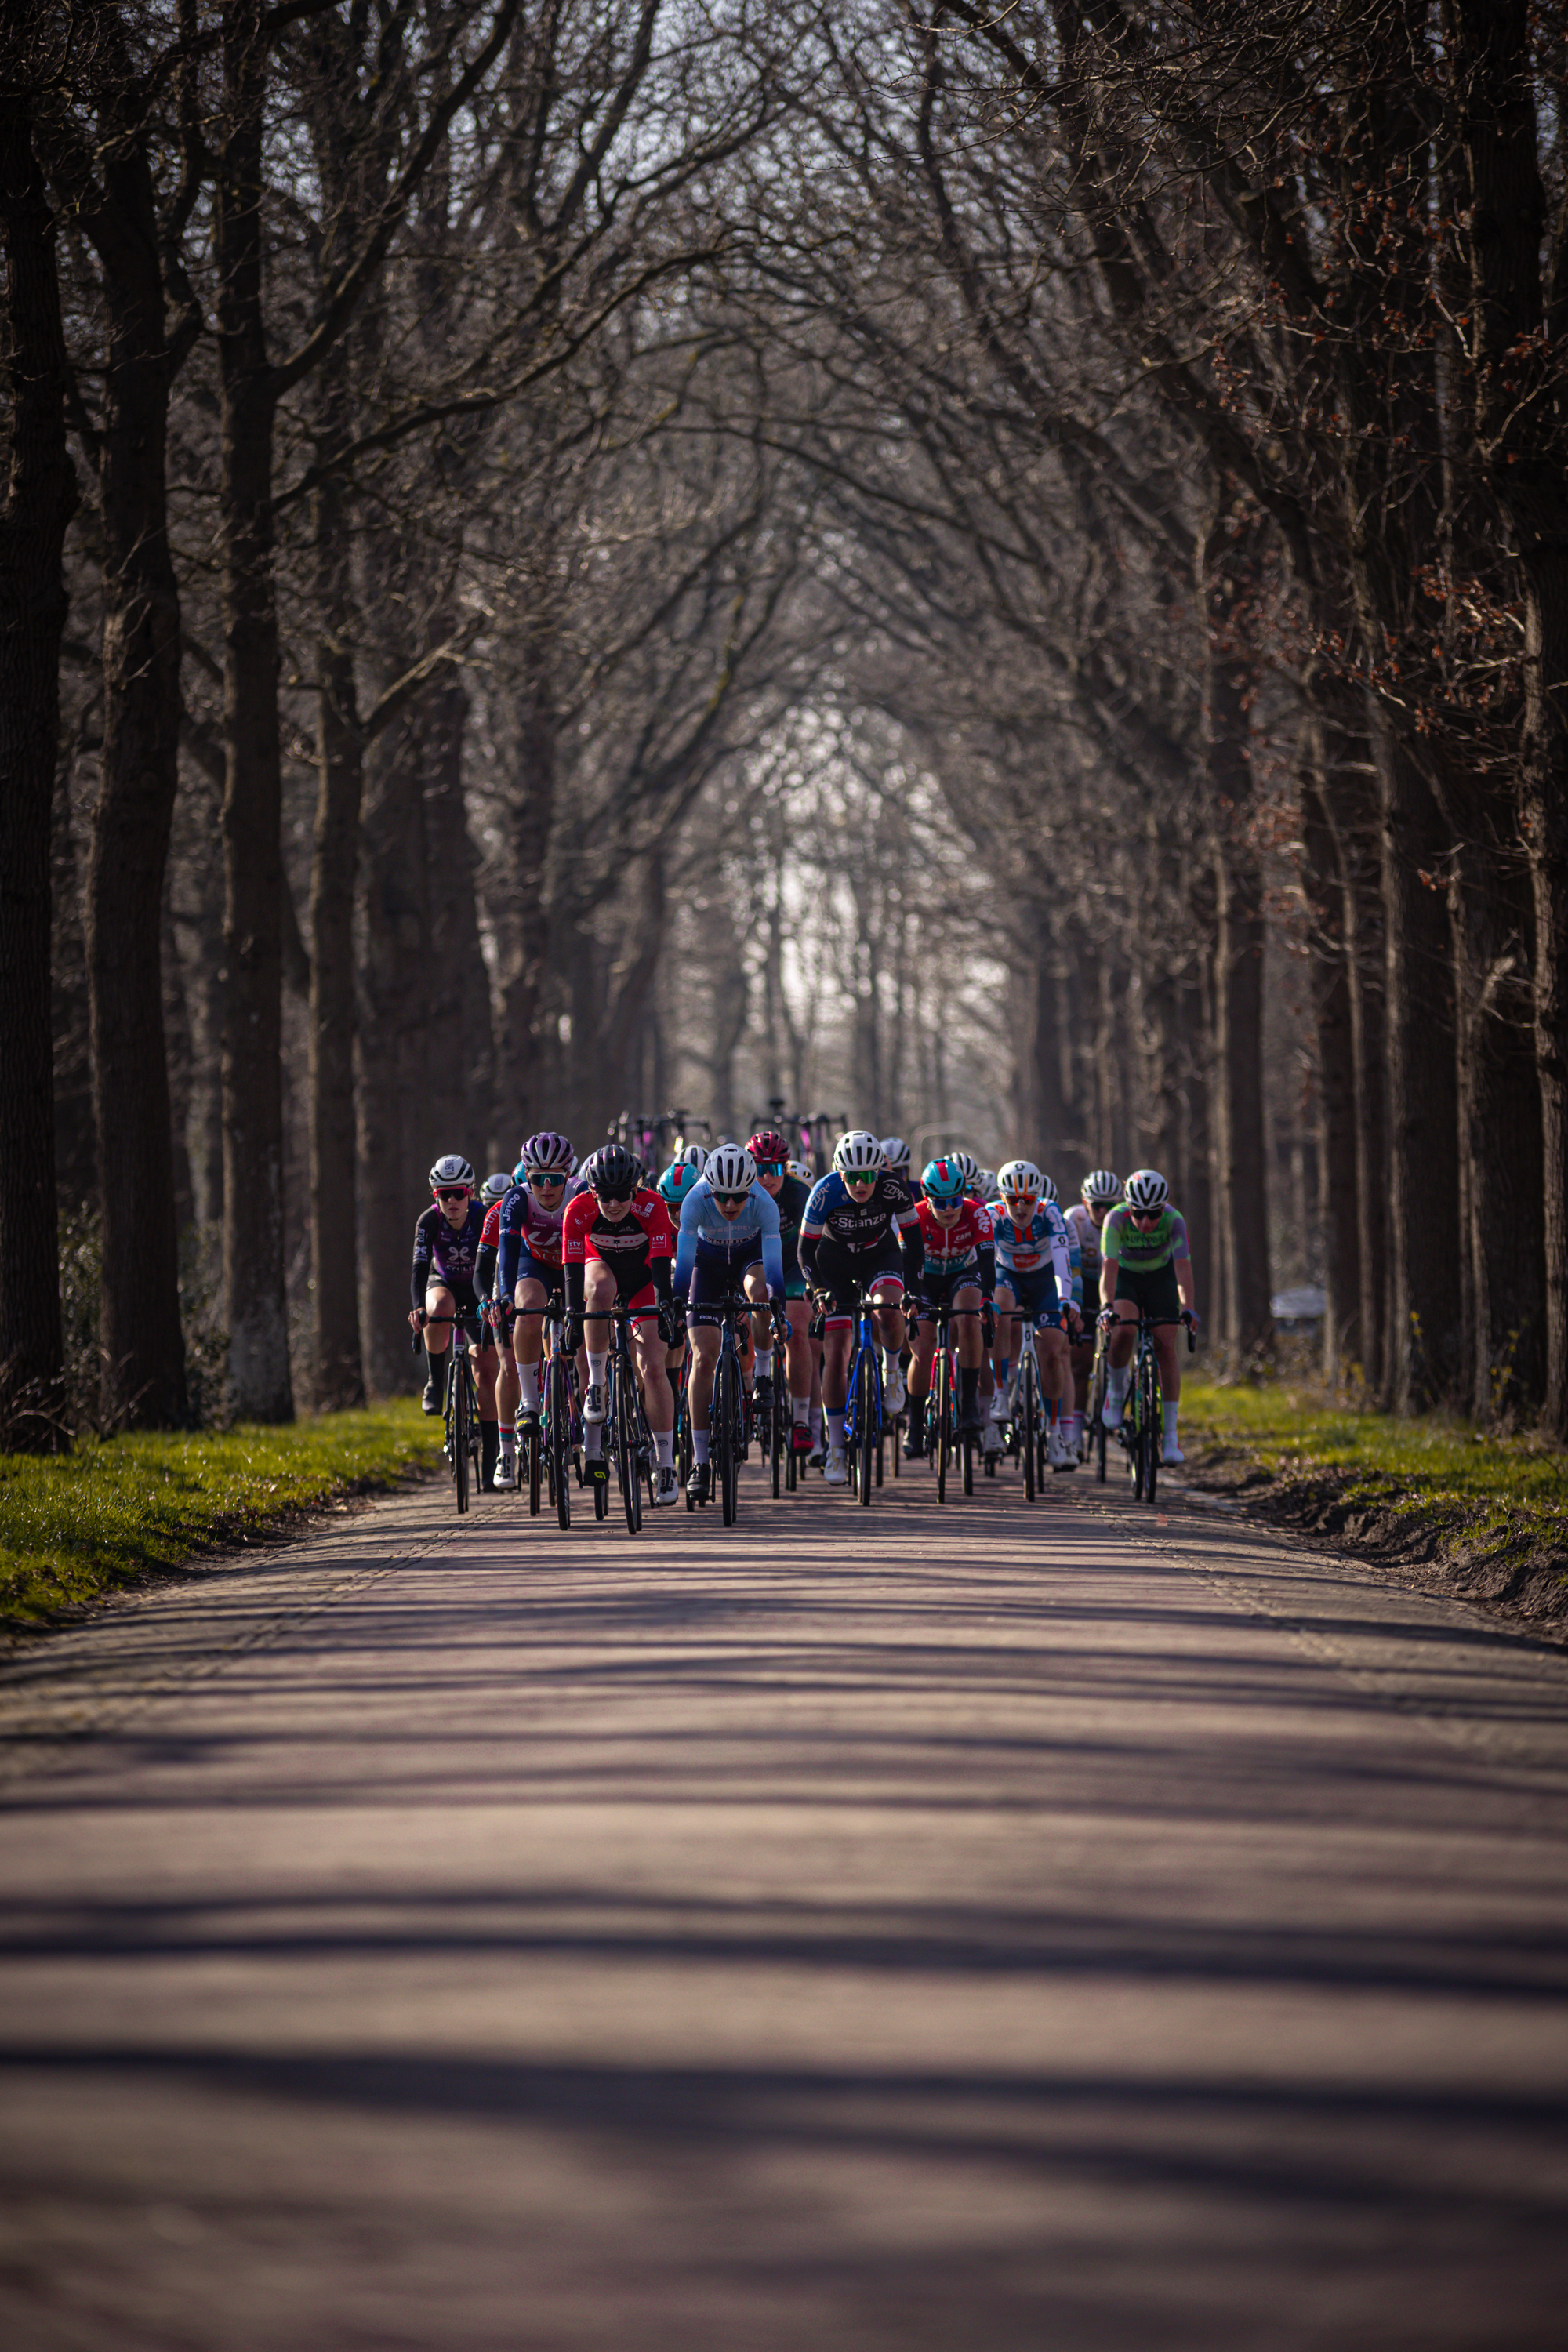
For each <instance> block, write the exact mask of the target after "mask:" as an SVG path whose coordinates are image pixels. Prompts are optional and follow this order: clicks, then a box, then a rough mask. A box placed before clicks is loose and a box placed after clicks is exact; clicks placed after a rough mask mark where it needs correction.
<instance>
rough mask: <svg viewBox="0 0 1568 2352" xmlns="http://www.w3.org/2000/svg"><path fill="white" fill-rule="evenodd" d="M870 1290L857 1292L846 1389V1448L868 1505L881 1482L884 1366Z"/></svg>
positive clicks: (858, 1494)
mask: <svg viewBox="0 0 1568 2352" xmlns="http://www.w3.org/2000/svg"><path fill="white" fill-rule="evenodd" d="M872 1312H873V1309H872V1306H871V1297H870V1293H869V1292H868V1291H865V1290H860V1289H857V1291H856V1294H855V1354H854V1359H853V1360H852V1362H851V1364H850V1367H849V1386H848V1388H847V1390H846V1391H845V1393H844V1451H845V1457H846V1461H847V1466H848V1471H849V1478H850V1483H851V1485H852V1486H854V1488H855V1493H856V1497H857V1500H858V1501H859V1502H860V1503H862V1504H864V1505H869V1503H870V1500H871V1488H872V1486H880V1485H881V1483H882V1434H883V1418H884V1416H883V1412H882V1367H881V1364H880V1362H879V1360H878V1356H877V1341H876V1333H875V1331H874V1329H873V1328H872V1323H871V1316H872Z"/></svg>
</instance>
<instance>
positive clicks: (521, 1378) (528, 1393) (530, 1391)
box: [517, 1360, 539, 1412]
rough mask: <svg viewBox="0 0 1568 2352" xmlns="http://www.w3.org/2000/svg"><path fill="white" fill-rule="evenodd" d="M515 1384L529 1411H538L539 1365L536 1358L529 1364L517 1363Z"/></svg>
mask: <svg viewBox="0 0 1568 2352" xmlns="http://www.w3.org/2000/svg"><path fill="white" fill-rule="evenodd" d="M517 1385H518V1388H519V1390H520V1391H521V1401H522V1402H523V1404H524V1405H525V1406H526V1407H527V1409H528V1411H529V1412H538V1411H539V1365H538V1362H537V1360H535V1361H534V1362H533V1363H531V1364H519V1366H518V1368H517Z"/></svg>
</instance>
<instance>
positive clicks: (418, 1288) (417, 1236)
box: [409, 1217, 430, 1307]
mask: <svg viewBox="0 0 1568 2352" xmlns="http://www.w3.org/2000/svg"><path fill="white" fill-rule="evenodd" d="M429 1287H430V1233H429V1228H428V1227H427V1226H426V1223H425V1220H424V1218H423V1217H421V1218H420V1220H419V1222H418V1223H417V1224H416V1226H415V1228H414V1276H413V1280H412V1282H411V1283H410V1285H409V1289H410V1293H411V1301H410V1303H411V1304H412V1305H413V1306H414V1307H423V1306H424V1304H425V1293H426V1291H427V1290H428V1289H429Z"/></svg>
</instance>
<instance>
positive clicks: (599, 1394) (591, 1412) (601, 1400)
mask: <svg viewBox="0 0 1568 2352" xmlns="http://www.w3.org/2000/svg"><path fill="white" fill-rule="evenodd" d="M583 1418H584V1421H603V1420H604V1418H605V1391H604V1388H603V1385H602V1384H601V1382H599V1381H589V1383H588V1386H587V1389H586V1390H585V1391H584V1397H583Z"/></svg>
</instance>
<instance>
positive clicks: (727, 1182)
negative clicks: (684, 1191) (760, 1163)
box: [702, 1143, 757, 1192]
mask: <svg viewBox="0 0 1568 2352" xmlns="http://www.w3.org/2000/svg"><path fill="white" fill-rule="evenodd" d="M702 1172H703V1174H704V1175H705V1176H706V1177H707V1179H708V1182H709V1186H710V1190H711V1191H713V1192H750V1191H751V1189H752V1185H753V1184H754V1183H755V1182H756V1181H757V1163H756V1161H755V1160H753V1159H752V1155H751V1153H750V1152H749V1151H748V1150H747V1149H746V1147H745V1145H744V1144H743V1143H721V1145H720V1146H719V1149H718V1150H717V1151H710V1153H709V1154H708V1165H707V1167H706V1168H705V1169H704V1170H703V1171H702Z"/></svg>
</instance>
